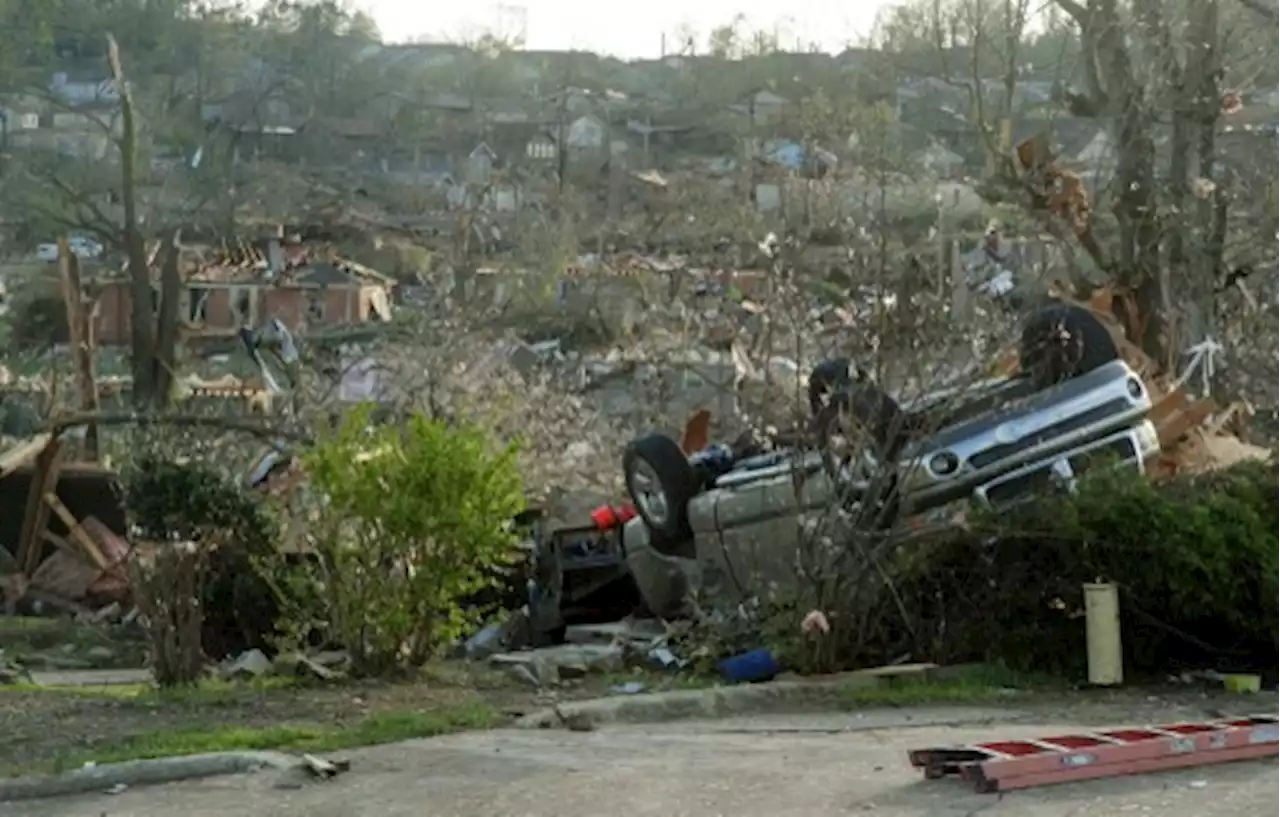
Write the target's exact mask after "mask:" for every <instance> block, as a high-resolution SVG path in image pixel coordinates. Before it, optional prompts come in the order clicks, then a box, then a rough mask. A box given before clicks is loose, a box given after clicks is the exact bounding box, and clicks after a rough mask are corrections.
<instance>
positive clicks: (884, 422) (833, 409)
mask: <svg viewBox="0 0 1280 817" xmlns="http://www.w3.org/2000/svg"><path fill="white" fill-rule="evenodd" d="M841 415H845V416H848V417H850V418H852V419H853V420H854V421H855V422H857V423H858V424H859V425H860V426H862V428H863V429H864V430H865V431H866V432H867V434H868V435H869V436H870V438H871V441H872V442H874V443H875V445H876V447H877V449H878V450H877V456H878V458H879V459H881V461H885V462H892V461H894V460H896V459H897V458H898V455H899V454H900V453H901V450H902V446H903V444H904V443H905V442H906V431H907V424H906V420H907V417H906V415H905V413H904V412H903V411H902V408H901V407H900V406H899V405H898V401H897V400H894V399H893V398H892V397H890V396H889V395H888V394H887V393H886V392H885V391H884V390H883V389H881V388H880V387H879V386H876V385H875V384H872V383H853V384H850V385H848V386H846V387H845V388H843V389H841V390H840V391H838V392H836V393H835V394H834V396H833V398H832V400H831V402H830V403H829V404H828V405H827V406H825V407H824V408H822V409H821V410H820V411H819V412H818V414H817V416H816V417H815V418H814V425H815V427H816V431H817V433H818V438H819V439H820V440H822V441H823V442H824V443H825V442H826V441H827V440H829V439H830V437H831V434H832V433H833V432H834V431H835V430H836V424H837V422H838V421H839V418H840V417H841Z"/></svg>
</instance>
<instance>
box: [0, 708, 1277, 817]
mask: <svg viewBox="0 0 1280 817" xmlns="http://www.w3.org/2000/svg"><path fill="white" fill-rule="evenodd" d="M1009 714H1010V713H1008V712H998V711H984V710H975V709H969V710H960V709H952V710H933V711H913V712H911V713H910V714H898V713H863V714H860V715H859V714H838V715H837V714H831V715H805V716H796V715H792V716H768V717H753V718H734V719H727V720H720V721H710V722H707V721H704V722H688V723H678V724H666V725H648V726H632V727H624V726H612V727H604V728H601V729H600V730H599V731H595V732H587V733H575V732H562V731H527V730H505V731H495V732H476V733H471V734H464V735H454V736H451V737H445V738H438V739H434V740H421V741H410V742H407V743H402V744H396V745H389V746H381V747H375V748H370V749H364V750H360V751H357V752H351V753H349V754H346V755H345V756H346V757H349V758H350V759H351V760H352V770H351V771H350V772H349V773H348V774H346V775H343V776H342V777H340V778H338V779H337V780H334V781H331V782H329V783H325V784H308V785H307V786H306V787H305V788H300V789H282V788H278V787H277V786H276V778H275V777H273V776H272V775H270V774H267V773H262V774H258V775H248V776H242V777H226V778H217V779H212V780H204V781H194V782H190V783H179V784H172V785H167V786H157V787H153V788H140V789H135V790H130V791H126V792H124V793H122V794H120V795H116V796H112V795H106V794H103V795H95V796H88V797H79V798H67V799H61V800H47V801H33V802H24V803H13V804H7V805H0V817H10V815H12V816H13V817H19V815H20V816H21V817H98V816H99V815H106V816H107V817H173V815H192V817H196V816H197V815H198V817H250V815H252V817H362V816H363V815H368V817H422V815H432V817H602V815H607V816H608V817H644V816H645V815H654V817H712V815H733V817H784V816H786V815H794V817H834V815H861V814H866V815H869V817H935V816H936V817H971V816H972V815H977V814H981V815H982V817H1000V815H1008V817H1075V816H1076V815H1088V816H1089V817H1109V815H1131V814H1132V815H1141V816H1142V817H1160V816H1161V815H1169V817H1174V816H1175V815H1176V816H1177V817H1184V816H1185V815H1196V817H1228V815H1229V816H1230V817H1251V816H1252V815H1260V816H1261V815H1266V816H1267V817H1270V816H1271V815H1274V814H1275V813H1276V811H1277V805H1278V800H1280V798H1278V795H1277V791H1278V790H1277V777H1276V764H1275V762H1274V761H1252V762H1243V763H1237V764H1230V765H1225V766H1218V767H1208V768H1200V769H1193V770H1190V771H1184V772H1173V773H1166V774H1151V775H1143V776H1138V777H1132V778H1122V779H1112V780H1101V781H1095V782H1090V783H1077V784H1068V785H1063V786H1057V787H1048V788H1042V789H1034V790H1028V791H1023V792H1013V793H1010V794H1007V795H1004V796H996V795H978V794H975V793H974V792H972V790H970V789H967V788H966V787H964V786H963V785H961V784H960V783H959V782H956V781H952V780H940V781H924V780H922V779H921V776H920V775H919V773H917V772H915V771H913V770H912V769H911V768H910V767H909V766H908V764H907V762H906V752H907V750H908V749H911V748H919V747H924V746H930V745H949V744H956V743H966V742H973V741H978V740H983V739H988V740H989V739H992V738H995V737H1033V736H1036V735H1046V734H1052V733H1054V732H1058V733H1061V732H1063V731H1070V730H1072V729H1076V730H1078V729H1079V728H1080V727H1079V726H1078V725H1062V724H1057V725H1055V724H1039V725H1032V724H1028V723H1026V722H1020V723H1018V724H1016V725H1014V724H1006V725H1004V726H1000V725H998V722H1000V721H1007V720H1008V717H1009Z"/></svg>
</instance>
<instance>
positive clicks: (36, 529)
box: [16, 439, 62, 576]
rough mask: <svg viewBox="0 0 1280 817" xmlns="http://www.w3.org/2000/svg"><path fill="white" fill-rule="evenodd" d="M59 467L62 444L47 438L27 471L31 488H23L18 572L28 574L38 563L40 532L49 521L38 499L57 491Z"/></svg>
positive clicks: (47, 512) (43, 506) (43, 504)
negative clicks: (25, 499)
mask: <svg viewBox="0 0 1280 817" xmlns="http://www.w3.org/2000/svg"><path fill="white" fill-rule="evenodd" d="M61 467H62V443H60V442H59V441H58V440H57V439H53V440H50V441H49V444H48V445H47V446H45V449H44V450H43V451H41V452H40V456H38V457H37V458H36V467H35V470H34V471H32V473H31V487H30V488H29V489H28V491H27V507H26V512H25V513H24V514H23V517H22V532H21V533H20V534H19V536H18V551H17V554H16V555H17V560H18V566H19V568H20V569H21V570H22V572H23V573H24V574H25V575H27V576H30V575H31V574H32V573H34V572H35V569H36V567H37V566H39V564H40V554H41V552H42V550H43V548H41V547H40V533H41V531H43V530H44V529H45V526H46V525H48V524H49V511H48V510H47V509H46V507H45V503H44V502H43V501H42V498H43V497H44V495H45V494H46V493H48V492H50V491H54V490H57V487H58V473H59V471H60V470H61Z"/></svg>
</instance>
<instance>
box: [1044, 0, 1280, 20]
mask: <svg viewBox="0 0 1280 817" xmlns="http://www.w3.org/2000/svg"><path fill="white" fill-rule="evenodd" d="M1068 2H1069V0H1068ZM1237 2H1239V3H1240V5H1242V6H1244V7H1245V8H1247V9H1248V10H1249V11H1252V12H1253V13H1254V14H1257V15H1259V16H1261V17H1262V18H1263V19H1264V20H1267V21H1269V22H1271V23H1275V22H1277V20H1280V12H1278V11H1277V10H1276V9H1275V8H1273V7H1271V6H1269V5H1267V3H1266V0H1237Z"/></svg>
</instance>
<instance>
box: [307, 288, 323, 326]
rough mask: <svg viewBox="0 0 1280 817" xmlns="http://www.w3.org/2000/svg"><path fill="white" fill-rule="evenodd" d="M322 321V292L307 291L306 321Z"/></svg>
mask: <svg viewBox="0 0 1280 817" xmlns="http://www.w3.org/2000/svg"><path fill="white" fill-rule="evenodd" d="M323 321H324V293H323V292H308V293H307V322H308V323H321V322H323Z"/></svg>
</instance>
